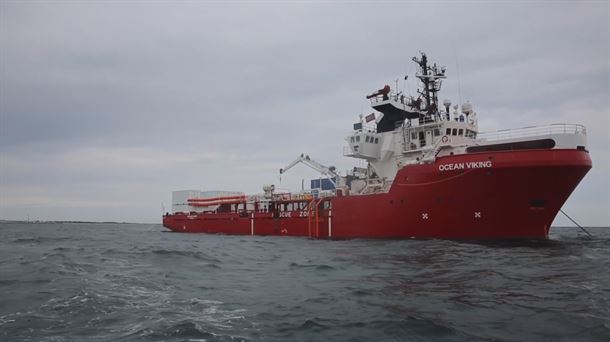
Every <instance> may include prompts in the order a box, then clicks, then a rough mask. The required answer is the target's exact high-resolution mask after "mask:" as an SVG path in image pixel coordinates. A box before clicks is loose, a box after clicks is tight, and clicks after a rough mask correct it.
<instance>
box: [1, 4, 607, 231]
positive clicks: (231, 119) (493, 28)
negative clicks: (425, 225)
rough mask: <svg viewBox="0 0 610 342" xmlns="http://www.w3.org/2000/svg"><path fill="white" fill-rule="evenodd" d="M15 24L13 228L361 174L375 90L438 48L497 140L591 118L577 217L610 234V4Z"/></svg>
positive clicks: (122, 14)
mask: <svg viewBox="0 0 610 342" xmlns="http://www.w3.org/2000/svg"><path fill="white" fill-rule="evenodd" d="M0 19H1V20H0V47H1V49H0V75H1V79H0V218H24V217H25V215H27V214H30V215H31V216H38V217H39V218H41V219H75V218H79V219H87V218H95V219H103V220H130V221H131V220H135V221H147V222H152V221H158V219H159V217H158V215H159V212H160V209H159V206H160V202H165V203H166V205H169V195H170V191H171V190H173V189H177V188H220V189H223V188H227V189H232V190H245V191H248V192H258V191H259V189H260V185H261V184H262V183H267V182H276V183H277V181H278V179H277V169H278V168H279V167H282V166H284V165H285V164H286V163H288V162H289V161H291V160H292V158H294V157H295V156H296V155H298V154H300V153H301V152H306V153H309V154H310V155H312V156H315V157H316V158H317V159H319V160H320V161H323V162H325V163H329V164H335V165H337V166H339V167H343V168H348V167H350V166H351V165H352V164H353V163H354V162H355V161H353V160H349V159H346V158H342V144H343V136H344V135H345V134H347V133H348V131H349V129H350V125H351V123H352V121H353V120H355V119H356V116H357V115H358V114H359V113H363V112H364V113H368V112H369V111H370V109H369V108H368V104H367V102H366V101H365V100H364V95H365V94H367V93H368V92H370V91H371V90H374V89H377V88H379V87H380V86H382V85H383V84H386V83H387V84H390V85H393V84H394V83H393V82H394V81H393V80H394V79H397V78H402V76H404V74H405V73H407V72H408V73H409V74H412V73H413V71H414V66H413V63H412V62H410V57H411V56H414V55H416V54H417V52H418V51H419V50H423V51H426V52H427V53H428V55H429V56H430V57H431V58H432V59H433V60H434V61H437V62H439V63H440V64H442V65H446V66H447V67H448V73H449V77H450V78H449V79H448V80H447V82H446V83H445V85H444V91H443V94H442V96H443V97H447V98H452V99H453V100H454V102H457V101H458V77H457V76H458V68H457V65H456V64H459V76H460V84H461V87H460V88H461V89H460V91H459V93H460V94H461V97H462V99H463V100H464V101H465V100H467V99H468V100H470V101H471V102H473V103H474V105H475V108H476V110H477V111H478V113H479V119H480V128H481V129H482V130H492V129H499V128H508V127H519V126H527V125H533V124H543V123H550V122H575V123H583V124H585V125H587V127H588V129H589V138H590V143H591V152H592V157H593V159H594V163H595V166H594V169H593V170H592V172H591V173H590V174H589V175H588V176H587V177H586V178H585V180H584V181H583V184H581V186H580V187H579V188H578V189H577V191H576V193H575V194H574V196H573V197H572V199H571V200H570V201H569V202H568V204H567V205H566V209H567V210H568V211H569V212H570V213H571V214H573V215H574V216H576V217H581V218H582V220H583V221H584V223H586V224H596V225H606V226H608V225H610V217H609V216H608V213H607V208H608V206H609V205H610V204H609V203H610V193H609V192H610V179H609V178H610V177H609V176H608V174H609V172H610V170H609V169H610V166H609V163H610V162H609V157H608V156H609V154H610V151H609V144H610V143H609V142H610V137H609V135H610V123H609V112H610V105H609V100H608V94H609V93H610V89H609V83H610V82H609V80H608V74H609V73H610V67H609V65H608V61H609V60H610V54H609V52H608V49H609V43H608V42H609V40H610V37H609V32H610V27H609V24H608V23H609V21H610V20H609V17H608V3H607V2H603V1H601V2H594V1H591V2H578V3H566V2H546V1H545V2H532V3H511V2H493V3H490V4H481V3H478V2H474V3H473V2H462V3H456V4H453V3H443V2H441V3H433V4H426V3H420V2H414V3H405V4H396V3H379V4H365V3H357V4H349V5H347V4H339V3H329V4H325V3H289V4H280V3H256V4H248V3H240V2H232V3H228V4H224V3H197V2H184V3H178V4H169V3H161V2H159V3H156V2H155V3H106V2H101V1H100V2H94V1H92V2H83V3H76V2H67V1H66V2H49V3H46V2H12V1H3V2H1V3H0ZM400 86H401V87H402V84H400ZM405 86H407V88H408V89H409V90H410V91H411V92H414V90H415V88H416V84H415V83H414V81H412V80H411V79H409V82H408V83H406V84H405ZM311 176H315V173H312V172H309V171H307V170H301V169H298V170H295V173H294V175H292V174H291V175H287V177H288V178H290V179H285V180H283V182H284V185H286V186H292V187H298V186H300V180H301V178H306V177H311ZM93 194H95V195H93ZM592 197H595V198H596V200H595V201H593V200H591V198H592ZM79 203H80V204H81V205H78V204H79ZM111 203H117V205H111ZM558 222H559V223H560V224H561V223H567V222H564V221H558Z"/></svg>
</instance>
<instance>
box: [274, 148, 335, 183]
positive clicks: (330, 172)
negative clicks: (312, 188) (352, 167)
mask: <svg viewBox="0 0 610 342" xmlns="http://www.w3.org/2000/svg"><path fill="white" fill-rule="evenodd" d="M298 163H303V164H305V165H307V166H309V167H310V168H312V169H314V170H316V171H318V172H320V173H321V174H323V175H325V176H327V177H329V178H330V179H331V182H333V184H334V183H335V182H334V181H333V180H332V178H334V177H339V175H338V174H337V173H336V172H335V167H334V166H331V167H328V166H325V165H322V164H320V163H318V162H317V161H315V160H313V159H311V158H309V156H306V155H304V154H301V155H300V156H299V157H298V158H297V159H295V160H294V161H293V162H292V163H290V164H288V165H286V167H284V168H282V169H280V175H281V174H283V173H285V172H286V171H288V170H290V169H291V168H293V167H294V166H295V165H297V164H298ZM335 185H336V184H335Z"/></svg>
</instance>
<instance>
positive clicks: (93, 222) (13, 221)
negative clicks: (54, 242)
mask: <svg viewBox="0 0 610 342" xmlns="http://www.w3.org/2000/svg"><path fill="white" fill-rule="evenodd" d="M2 223H25V224H32V223H35V224H47V223H87V224H159V223H158V222H157V223H138V222H116V221H71V220H66V221H64V220H62V221H39V220H36V221H24V220H0V224H2Z"/></svg>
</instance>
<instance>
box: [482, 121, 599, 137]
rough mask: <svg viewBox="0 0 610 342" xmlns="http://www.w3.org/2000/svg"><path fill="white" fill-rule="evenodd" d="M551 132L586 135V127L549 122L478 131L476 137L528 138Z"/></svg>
mask: <svg viewBox="0 0 610 342" xmlns="http://www.w3.org/2000/svg"><path fill="white" fill-rule="evenodd" d="M551 134H580V135H586V134H587V129H586V128H585V126H583V125H578V124H550V125H543V126H529V127H522V128H515V129H501V130H499V131H493V132H480V133H479V134H478V135H477V139H480V140H486V141H495V140H505V139H515V138H528V137H536V136H545V135H551Z"/></svg>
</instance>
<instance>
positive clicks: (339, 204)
mask: <svg viewBox="0 0 610 342" xmlns="http://www.w3.org/2000/svg"><path fill="white" fill-rule="evenodd" d="M591 165H592V164H591V159H590V157H589V153H588V152H586V151H584V150H578V149H570V150H567V149H563V150H562V149H545V150H524V151H501V152H484V153H469V154H462V155H455V156H445V157H439V158H437V159H436V161H435V162H434V163H431V164H419V165H410V166H406V167H403V168H402V169H401V170H400V171H399V172H398V174H397V175H396V177H395V179H394V183H393V184H392V186H391V188H390V190H389V191H388V192H387V193H381V194H380V193H377V194H370V195H355V196H335V197H330V198H325V199H323V200H321V201H320V204H319V206H316V208H315V210H309V211H305V210H295V211H280V210H279V209H278V210H274V211H273V212H257V211H252V212H247V213H246V212H242V213H199V214H194V215H189V214H180V213H176V214H168V215H165V216H164V217H163V225H164V226H165V227H167V228H169V229H171V230H173V231H177V232H193V233H194V232H202V233H220V234H239V235H287V236H308V237H314V238H337V239H343V238H446V239H512V238H528V239H530V238H533V239H546V238H548V236H549V230H550V226H551V223H552V222H553V219H554V218H555V216H556V214H557V212H558V211H559V209H561V207H562V205H563V204H564V203H565V201H566V200H567V198H568V196H569V195H570V194H571V193H572V191H573V190H574V189H575V188H576V186H577V185H578V183H579V182H580V181H581V179H582V178H583V177H584V176H585V174H586V173H587V172H588V171H589V169H590V168H591ZM324 202H326V203H324Z"/></svg>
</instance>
